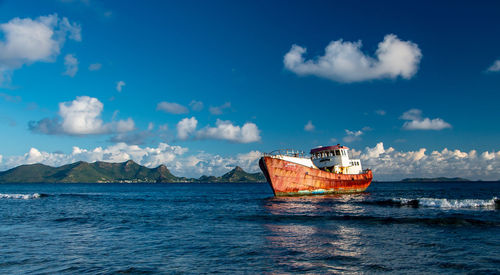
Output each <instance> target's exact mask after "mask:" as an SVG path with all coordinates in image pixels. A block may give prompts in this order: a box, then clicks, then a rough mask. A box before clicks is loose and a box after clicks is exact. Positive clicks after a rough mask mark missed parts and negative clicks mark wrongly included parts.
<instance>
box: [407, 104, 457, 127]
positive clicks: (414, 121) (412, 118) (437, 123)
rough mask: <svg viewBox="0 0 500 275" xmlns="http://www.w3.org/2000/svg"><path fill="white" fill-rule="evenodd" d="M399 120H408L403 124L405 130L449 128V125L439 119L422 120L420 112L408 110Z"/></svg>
mask: <svg viewBox="0 0 500 275" xmlns="http://www.w3.org/2000/svg"><path fill="white" fill-rule="evenodd" d="M401 119H404V120H408V121H406V122H405V123H404V124H403V129H405V130H443V129H446V128H451V125H450V124H449V123H448V122H446V121H444V120H442V119H441V118H434V119H430V118H427V117H426V118H423V117H422V111H421V110H419V109H410V110H408V111H406V112H404V113H403V115H401Z"/></svg>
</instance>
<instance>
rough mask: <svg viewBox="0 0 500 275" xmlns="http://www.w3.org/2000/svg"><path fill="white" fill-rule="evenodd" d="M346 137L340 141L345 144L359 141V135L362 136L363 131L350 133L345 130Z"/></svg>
mask: <svg viewBox="0 0 500 275" xmlns="http://www.w3.org/2000/svg"><path fill="white" fill-rule="evenodd" d="M345 133H346V136H345V137H344V138H343V139H342V140H343V141H344V142H346V143H350V142H353V141H357V140H360V139H361V135H362V134H363V131H361V130H358V131H350V130H347V129H345Z"/></svg>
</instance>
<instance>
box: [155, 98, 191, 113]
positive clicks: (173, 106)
mask: <svg viewBox="0 0 500 275" xmlns="http://www.w3.org/2000/svg"><path fill="white" fill-rule="evenodd" d="M156 110H160V111H164V112H167V113H171V114H187V113H189V110H188V108H187V107H185V106H183V105H180V104H178V103H175V102H166V101H162V102H160V103H158V105H157V106H156Z"/></svg>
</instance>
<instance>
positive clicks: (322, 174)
mask: <svg viewBox="0 0 500 275" xmlns="http://www.w3.org/2000/svg"><path fill="white" fill-rule="evenodd" d="M348 150H349V148H347V147H345V146H341V145H340V144H337V145H335V146H326V147H319V148H314V149H312V150H311V152H310V155H311V156H310V157H306V156H305V154H304V153H303V152H299V151H294V150H278V151H274V152H271V153H269V154H264V156H263V157H262V158H261V159H260V160H259V166H260V169H261V170H262V172H263V173H264V175H265V176H266V179H267V181H268V182H269V184H270V185H271V188H272V189H273V192H274V195H275V196H293V195H310V194H329V193H355V192H363V191H365V190H366V188H368V186H369V185H370V183H371V182H372V179H373V174H372V171H371V170H370V169H366V170H363V169H362V168H361V161H360V160H359V159H350V158H349V154H348Z"/></svg>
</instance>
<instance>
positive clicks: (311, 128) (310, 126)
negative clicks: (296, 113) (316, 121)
mask: <svg viewBox="0 0 500 275" xmlns="http://www.w3.org/2000/svg"><path fill="white" fill-rule="evenodd" d="M315 128H316V127H315V126H314V125H313V124H312V121H310V120H309V121H308V122H307V124H306V125H305V126H304V130H305V131H308V132H311V131H314V129H315Z"/></svg>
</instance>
